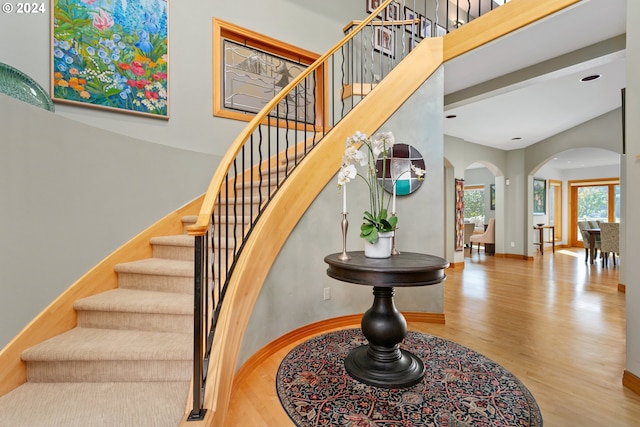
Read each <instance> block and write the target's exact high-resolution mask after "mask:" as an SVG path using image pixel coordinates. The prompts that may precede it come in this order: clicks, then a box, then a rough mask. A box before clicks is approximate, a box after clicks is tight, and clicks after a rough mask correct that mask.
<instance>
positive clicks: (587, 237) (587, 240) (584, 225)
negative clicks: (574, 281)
mask: <svg viewBox="0 0 640 427" xmlns="http://www.w3.org/2000/svg"><path fill="white" fill-rule="evenodd" d="M578 228H579V229H580V234H581V235H582V244H583V245H584V262H589V252H590V251H591V234H589V232H588V231H587V230H588V229H589V228H597V227H591V224H589V221H578ZM594 246H595V249H596V250H595V253H597V252H598V249H599V248H600V246H601V241H600V239H596V240H595V242H594ZM594 258H595V257H594Z"/></svg>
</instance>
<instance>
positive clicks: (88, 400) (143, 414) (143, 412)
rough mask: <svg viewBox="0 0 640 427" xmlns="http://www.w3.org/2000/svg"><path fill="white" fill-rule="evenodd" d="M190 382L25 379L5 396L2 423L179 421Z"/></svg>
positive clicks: (104, 425)
mask: <svg viewBox="0 0 640 427" xmlns="http://www.w3.org/2000/svg"><path fill="white" fill-rule="evenodd" d="M188 395H189V382H188V381H177V382H146V383H127V382H122V383H110V382H105V383H26V384H24V385H22V386H20V387H18V388H17V389H15V390H13V391H11V392H10V393H8V394H6V395H4V396H2V397H0V426H13V427H87V426H91V427H116V426H136V427H176V426H177V425H179V424H180V420H181V418H182V417H183V415H184V411H185V407H186V402H187V399H188Z"/></svg>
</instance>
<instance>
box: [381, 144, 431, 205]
mask: <svg viewBox="0 0 640 427" xmlns="http://www.w3.org/2000/svg"><path fill="white" fill-rule="evenodd" d="M411 165H413V166H415V167H417V168H420V169H422V170H424V169H425V165H424V159H423V158H422V154H420V152H419V151H418V150H417V149H416V148H415V147H413V146H411V145H408V144H400V143H399V144H394V145H393V147H392V148H391V149H390V152H389V155H388V156H387V164H386V165H384V164H383V160H382V158H379V159H378V161H377V163H376V169H377V173H378V183H379V184H380V185H382V186H383V187H384V189H385V190H386V191H388V192H389V193H393V183H394V182H395V184H396V196H406V195H408V194H411V193H413V192H414V191H416V190H417V189H418V188H420V186H421V185H422V181H423V179H419V178H418V176H417V175H416V174H415V172H414V171H413V170H412V169H411ZM383 173H384V174H385V175H386V176H385V177H384V178H386V179H383Z"/></svg>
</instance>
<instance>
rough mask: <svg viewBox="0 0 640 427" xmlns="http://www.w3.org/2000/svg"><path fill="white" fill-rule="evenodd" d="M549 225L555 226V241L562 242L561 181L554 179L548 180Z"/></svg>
mask: <svg viewBox="0 0 640 427" xmlns="http://www.w3.org/2000/svg"><path fill="white" fill-rule="evenodd" d="M549 225H553V226H555V229H554V233H553V235H554V238H555V240H556V241H560V240H562V181H557V180H554V179H550V180H549Z"/></svg>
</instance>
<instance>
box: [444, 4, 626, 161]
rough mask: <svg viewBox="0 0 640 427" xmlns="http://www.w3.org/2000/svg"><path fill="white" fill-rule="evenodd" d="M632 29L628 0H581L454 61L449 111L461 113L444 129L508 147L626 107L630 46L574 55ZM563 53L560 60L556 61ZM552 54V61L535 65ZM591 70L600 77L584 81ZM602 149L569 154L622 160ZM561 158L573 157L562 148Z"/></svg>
mask: <svg viewBox="0 0 640 427" xmlns="http://www.w3.org/2000/svg"><path fill="white" fill-rule="evenodd" d="M625 32H626V0H582V1H581V2H579V3H578V4H576V5H574V6H572V7H570V8H567V9H565V10H563V11H561V12H559V13H557V14H554V15H552V16H550V17H547V18H545V19H543V20H541V21H538V22H536V23H534V24H532V25H529V26H527V27H525V28H523V29H520V30H518V31H515V32H513V33H511V34H509V35H507V36H505V37H502V38H500V39H498V40H496V41H493V42H491V43H489V44H487V45H485V46H483V47H481V48H478V49H475V50H474V51H472V52H470V53H467V54H465V55H463V56H461V57H458V58H456V59H454V60H452V61H449V62H448V63H447V64H445V73H444V75H445V95H451V94H453V95H452V96H450V97H448V98H447V99H449V100H450V101H449V102H447V105H445V115H452V114H453V115H456V118H452V119H445V123H444V131H445V134H447V135H451V136H455V137H458V138H461V139H464V140H466V141H469V142H473V143H477V144H482V145H486V146H490V147H495V148H499V149H503V150H512V149H519V148H524V147H527V146H529V145H531V144H535V143H537V142H539V141H542V140H544V139H546V138H549V137H551V136H553V135H555V134H558V133H560V132H563V131H565V130H567V129H570V128H572V127H575V126H577V125H579V124H581V123H584V122H586V121H588V120H590V119H593V118H595V117H597V116H600V115H602V114H605V113H607V112H609V111H611V110H614V109H616V108H618V107H620V105H621V92H620V91H621V89H622V88H624V87H625V85H626V61H625V54H624V50H618V51H608V52H603V53H602V54H600V53H599V54H598V55H594V54H593V53H591V54H589V56H588V57H586V58H585V56H586V55H582V56H580V58H581V59H580V61H578V62H575V61H573V62H570V59H571V58H572V57H571V52H574V51H576V50H578V49H583V48H587V47H588V46H591V45H595V44H597V43H599V42H602V41H604V40H609V39H611V38H613V37H616V36H619V35H621V34H624V33H625ZM583 50H584V51H587V50H588V49H583ZM602 50H604V49H599V51H602ZM614 50H615V49H614ZM563 55H564V59H563V60H561V61H557V60H555V61H549V60H552V59H554V58H559V57H563ZM574 56H575V57H577V55H574ZM545 61H549V62H548V63H547V64H550V65H548V66H546V67H540V66H537V69H536V67H534V66H536V64H540V63H544V62H545ZM554 63H557V64H562V66H561V67H559V66H558V65H557V64H555V65H554ZM528 67H530V68H528ZM523 70H524V72H523ZM592 74H600V75H601V77H600V78H599V79H597V80H593V81H591V82H586V83H585V82H580V79H581V78H582V77H585V76H588V75H592ZM486 82H489V83H486ZM452 98H453V99H452ZM451 99H452V100H451ZM514 138H521V139H517V140H514ZM603 153H605V152H604V151H602V150H599V151H598V154H597V156H593V155H590V154H589V153H587V152H582V153H581V152H580V151H577V150H571V151H570V152H567V153H566V156H572V157H575V156H578V155H579V156H580V157H581V162H579V163H580V164H583V165H585V166H586V167H588V166H594V165H602V164H617V163H618V162H619V156H618V155H617V154H616V153H610V154H611V155H610V156H609V155H605V156H603ZM559 160H560V161H558V162H557V163H558V164H566V165H569V164H570V163H568V160H571V158H567V159H564V158H562V155H560V156H559ZM575 163H577V162H575ZM575 163H573V165H575ZM585 166H583V167H585ZM567 167H569V166H567Z"/></svg>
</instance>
